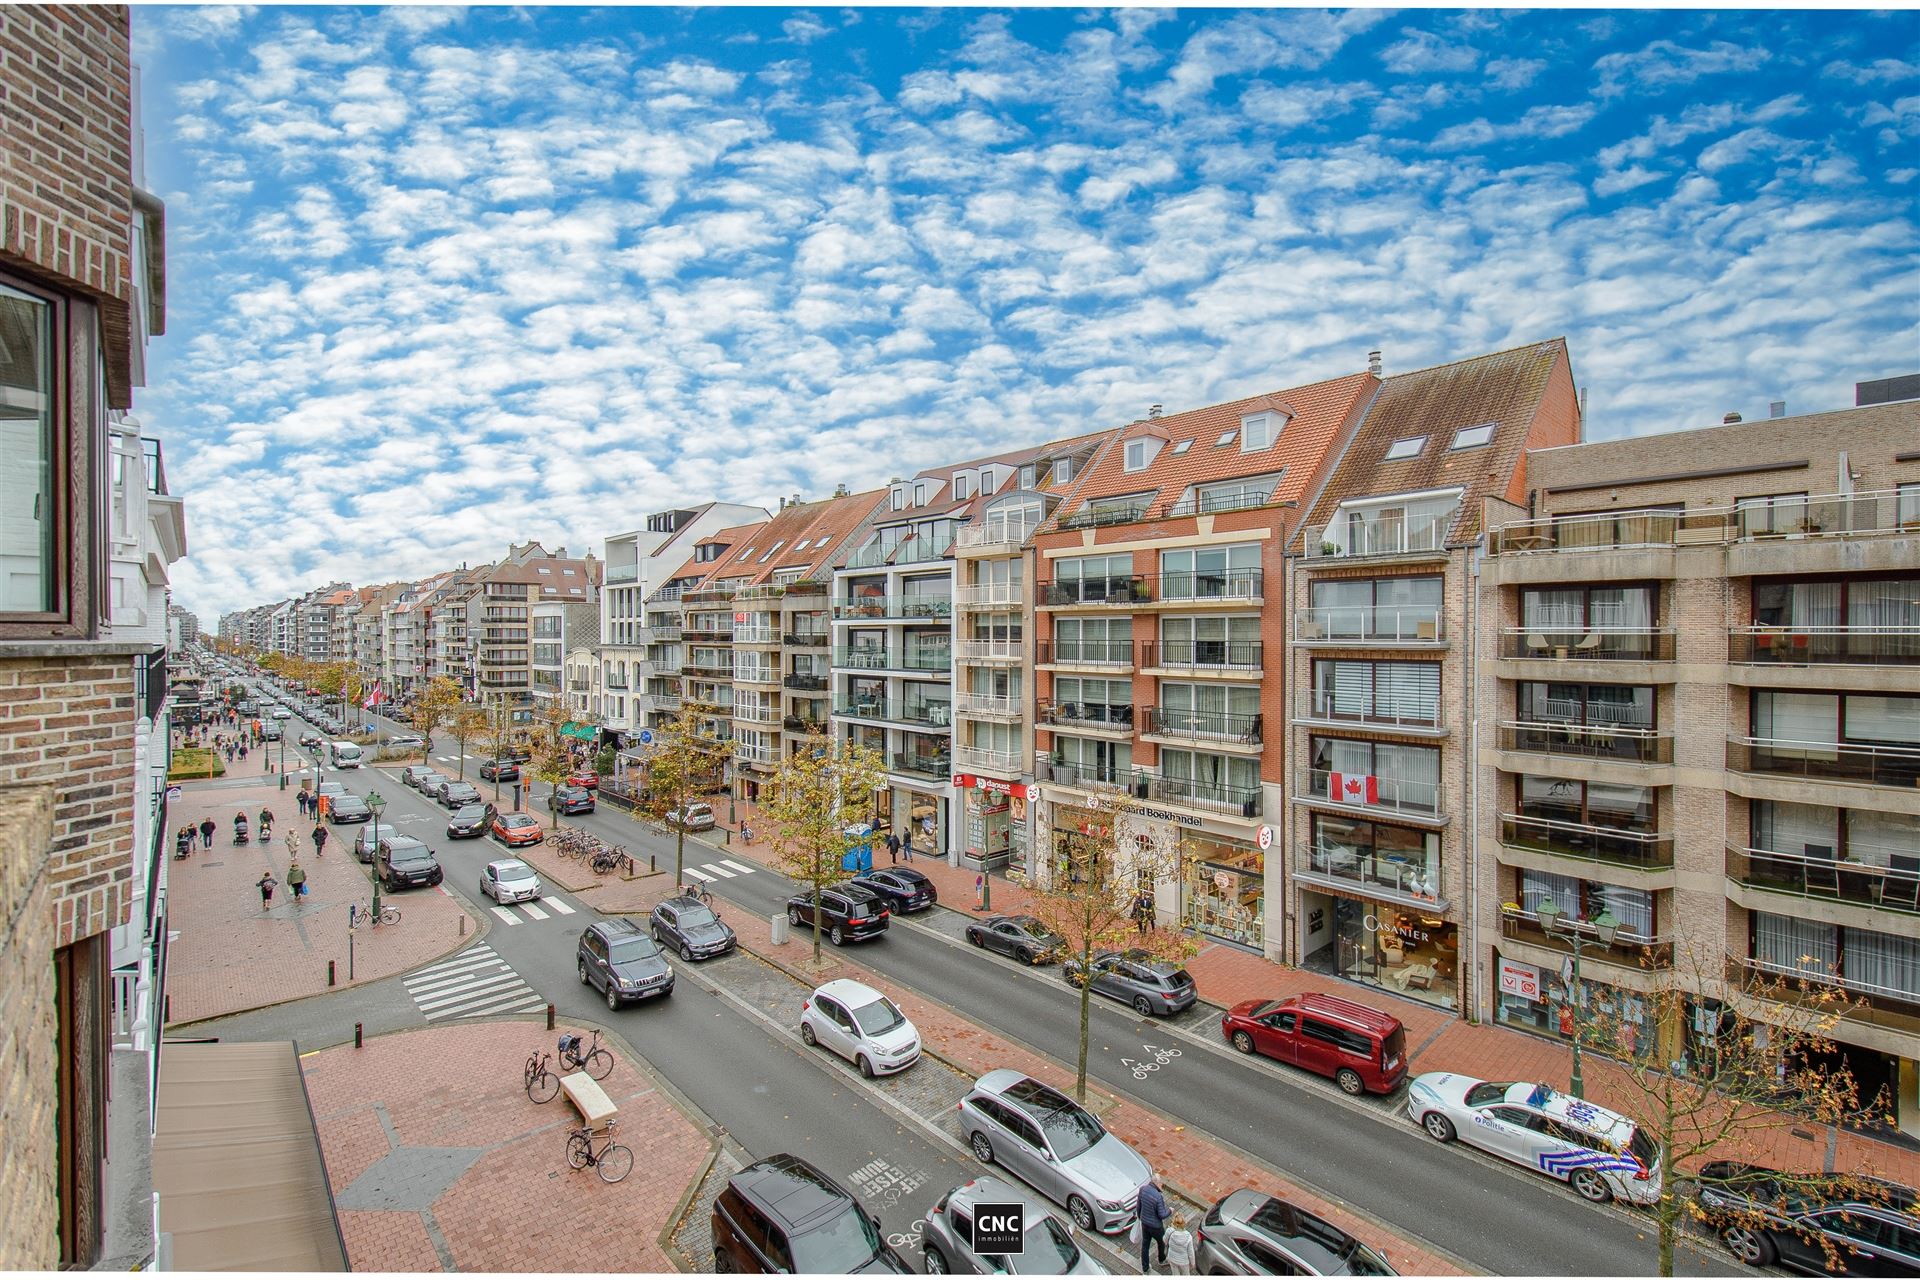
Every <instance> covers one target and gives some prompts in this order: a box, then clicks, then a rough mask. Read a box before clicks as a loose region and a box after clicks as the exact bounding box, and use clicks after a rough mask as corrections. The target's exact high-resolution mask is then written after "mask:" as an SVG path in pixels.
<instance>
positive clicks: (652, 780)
mask: <svg viewBox="0 0 1920 1280" xmlns="http://www.w3.org/2000/svg"><path fill="white" fill-rule="evenodd" d="M712 719H713V708H712V707H711V706H708V705H707V704H705V703H702V702H692V701H690V702H687V703H685V704H684V705H683V706H682V707H681V708H680V713H679V714H678V715H676V716H674V717H673V718H672V719H671V720H668V721H667V722H666V723H665V724H663V725H660V726H658V727H657V728H655V729H654V730H653V753H652V754H651V755H649V756H648V757H647V761H646V784H645V790H644V792H643V798H642V799H641V802H640V810H641V812H643V813H645V814H646V815H647V816H648V817H650V818H655V819H658V820H659V821H661V822H665V823H667V824H668V825H669V826H671V827H672V828H673V883H674V884H675V885H684V884H685V883H686V865H687V825H686V822H685V821H684V820H676V819H675V818H674V817H670V816H669V815H675V814H678V815H684V814H685V812H686V808H687V806H688V805H689V804H691V803H693V798H694V797H695V796H697V795H700V794H701V793H702V792H703V790H704V789H705V787H706V784H707V783H708V781H709V780H710V779H711V778H712V777H713V774H714V772H715V770H716V768H717V767H718V765H719V762H720V761H722V760H724V759H725V758H726V756H727V752H728V750H729V748H728V745H727V744H726V743H725V742H722V741H721V740H720V739H719V738H717V737H716V736H715V735H714V733H713V728H712V723H711V722H712Z"/></svg>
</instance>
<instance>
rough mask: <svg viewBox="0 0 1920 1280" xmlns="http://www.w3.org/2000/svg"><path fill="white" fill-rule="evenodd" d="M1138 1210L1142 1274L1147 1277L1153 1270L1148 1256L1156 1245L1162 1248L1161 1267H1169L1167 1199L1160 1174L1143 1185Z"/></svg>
mask: <svg viewBox="0 0 1920 1280" xmlns="http://www.w3.org/2000/svg"><path fill="white" fill-rule="evenodd" d="M1136 1208H1137V1210H1138V1212H1139V1215H1140V1274H1141V1275H1146V1274H1148V1273H1149V1271H1150V1270H1151V1268H1149V1267H1148V1265H1147V1254H1148V1253H1149V1252H1151V1251H1152V1249H1153V1247H1154V1245H1155V1244H1158V1245H1159V1246H1160V1265H1161V1266H1163V1267H1164V1266H1166V1265H1167V1198H1166V1197H1165V1196H1164V1195H1162V1194H1160V1178H1159V1175H1158V1174H1156V1175H1154V1176H1153V1177H1151V1178H1149V1179H1147V1181H1146V1182H1145V1183H1143V1184H1142V1185H1141V1187H1140V1200H1139V1203H1138V1205H1137V1206H1136Z"/></svg>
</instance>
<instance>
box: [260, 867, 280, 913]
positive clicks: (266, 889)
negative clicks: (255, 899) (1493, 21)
mask: <svg viewBox="0 0 1920 1280" xmlns="http://www.w3.org/2000/svg"><path fill="white" fill-rule="evenodd" d="M255 883H256V884H258V885H259V886H260V909H261V910H262V911H270V910H272V909H273V887H274V886H275V885H277V884H279V883H280V882H279V881H278V880H275V879H274V878H273V872H271V871H269V872H267V874H265V875H263V876H261V877H260V879H259V880H257V881H255Z"/></svg>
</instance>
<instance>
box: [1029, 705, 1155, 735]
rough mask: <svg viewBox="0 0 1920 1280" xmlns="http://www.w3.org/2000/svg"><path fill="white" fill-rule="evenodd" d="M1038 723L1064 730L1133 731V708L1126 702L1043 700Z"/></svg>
mask: <svg viewBox="0 0 1920 1280" xmlns="http://www.w3.org/2000/svg"><path fill="white" fill-rule="evenodd" d="M1039 723H1041V724H1044V725H1057V726H1059V727H1061V728H1065V729H1124V730H1127V731H1129V732H1131V731H1132V729H1133V706H1132V704H1131V703H1126V702H1056V701H1054V700H1052V699H1043V700H1042V701H1041V703H1040V706H1039Z"/></svg>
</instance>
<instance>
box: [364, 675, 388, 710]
mask: <svg viewBox="0 0 1920 1280" xmlns="http://www.w3.org/2000/svg"><path fill="white" fill-rule="evenodd" d="M386 700H387V695H386V694H384V693H382V692H381V690H380V682H379V681H378V680H375V681H374V682H373V684H372V685H371V686H370V687H369V688H368V689H367V696H366V697H365V698H364V699H362V701H361V703H360V705H361V706H363V707H368V708H372V707H377V706H381V705H382V704H384V703H385V702H386Z"/></svg>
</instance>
